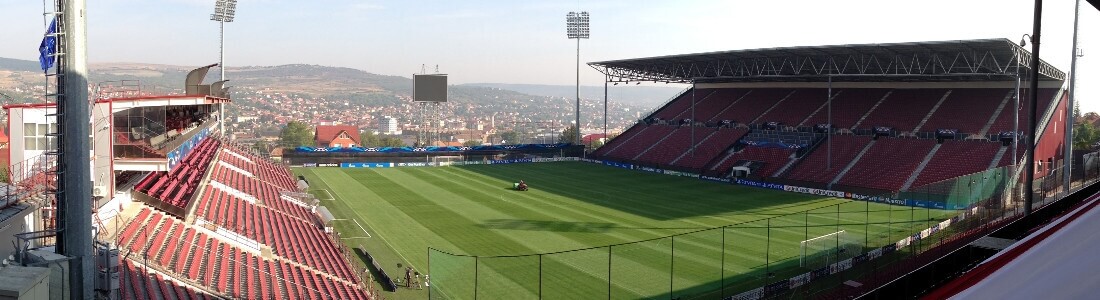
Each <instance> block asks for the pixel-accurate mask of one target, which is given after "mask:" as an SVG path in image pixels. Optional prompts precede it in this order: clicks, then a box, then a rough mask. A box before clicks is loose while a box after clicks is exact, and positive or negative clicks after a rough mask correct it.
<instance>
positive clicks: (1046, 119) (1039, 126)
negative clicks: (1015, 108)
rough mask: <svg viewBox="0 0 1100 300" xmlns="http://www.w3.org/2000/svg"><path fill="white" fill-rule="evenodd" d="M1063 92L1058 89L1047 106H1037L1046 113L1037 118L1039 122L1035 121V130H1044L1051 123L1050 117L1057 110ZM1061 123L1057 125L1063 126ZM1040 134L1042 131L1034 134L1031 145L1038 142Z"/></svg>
mask: <svg viewBox="0 0 1100 300" xmlns="http://www.w3.org/2000/svg"><path fill="white" fill-rule="evenodd" d="M1065 92H1066V91H1065V90H1061V89H1059V90H1058V93H1057V94H1055V95H1054V98H1053V99H1052V100H1051V101H1050V104H1048V105H1047V107H1040V108H1039V109H1042V110H1041V111H1045V112H1046V113H1045V114H1043V118H1042V119H1040V120H1039V123H1036V128H1035V132H1046V130H1047V126H1049V125H1051V122H1050V119H1051V118H1053V117H1054V114H1055V113H1056V112H1058V109H1057V108H1058V103H1059V102H1061V99H1062V95H1065ZM1063 125H1064V124H1062V125H1059V126H1063ZM1058 132H1061V131H1058ZM1041 135H1042V133H1040V134H1036V135H1035V136H1036V139H1034V140H1032V141H1031V142H1032V145H1035V144H1038V143H1039V140H1038V137H1041Z"/></svg>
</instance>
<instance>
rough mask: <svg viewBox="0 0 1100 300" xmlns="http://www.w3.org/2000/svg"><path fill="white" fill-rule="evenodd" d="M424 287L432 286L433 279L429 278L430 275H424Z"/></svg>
mask: <svg viewBox="0 0 1100 300" xmlns="http://www.w3.org/2000/svg"><path fill="white" fill-rule="evenodd" d="M424 286H427V287H430V286H432V279H431V278H430V277H428V273H424Z"/></svg>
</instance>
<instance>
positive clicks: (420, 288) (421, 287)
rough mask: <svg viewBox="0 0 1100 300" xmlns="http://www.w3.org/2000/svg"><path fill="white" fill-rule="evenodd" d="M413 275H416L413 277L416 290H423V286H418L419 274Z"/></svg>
mask: <svg viewBox="0 0 1100 300" xmlns="http://www.w3.org/2000/svg"><path fill="white" fill-rule="evenodd" d="M414 274H416V277H415V279H416V289H418V290H422V289H424V286H421V285H420V272H415V273H414Z"/></svg>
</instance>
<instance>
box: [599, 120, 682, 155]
mask: <svg viewBox="0 0 1100 300" xmlns="http://www.w3.org/2000/svg"><path fill="white" fill-rule="evenodd" d="M676 129H677V127H676V126H669V125H650V126H649V127H647V128H646V129H645V130H643V131H641V132H639V133H638V134H637V135H635V136H634V137H633V138H632V139H631V141H630V143H627V144H625V145H622V147H619V149H616V151H613V152H611V153H608V155H609V156H611V157H613V158H616V159H619V160H635V159H638V157H639V156H642V155H644V154H645V152H647V151H648V150H649V149H650V148H653V147H654V146H657V144H658V143H659V142H661V141H663V140H664V139H665V138H666V137H668V136H669V135H670V134H671V133H672V132H673V131H676ZM662 147H663V146H662Z"/></svg>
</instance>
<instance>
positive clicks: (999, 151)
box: [986, 146, 1008, 170]
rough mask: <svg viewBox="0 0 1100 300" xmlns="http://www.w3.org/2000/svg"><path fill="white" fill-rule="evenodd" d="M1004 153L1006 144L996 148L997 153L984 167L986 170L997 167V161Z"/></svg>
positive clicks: (1006, 150)
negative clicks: (998, 148)
mask: <svg viewBox="0 0 1100 300" xmlns="http://www.w3.org/2000/svg"><path fill="white" fill-rule="evenodd" d="M1005 153H1008V146H1001V150H997V154H996V155H993V161H991V162H989V167H988V168H986V170H988V169H994V168H997V163H1000V162H1001V159H1002V158H1004V156H1005Z"/></svg>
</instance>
